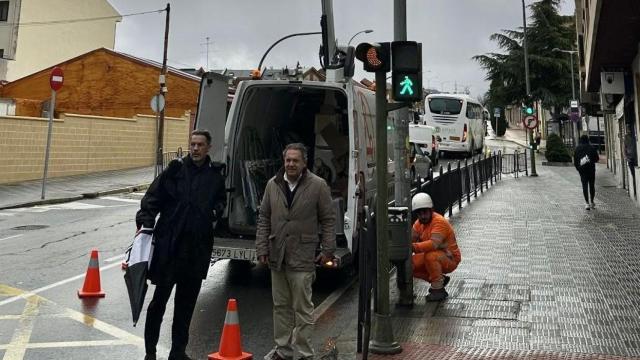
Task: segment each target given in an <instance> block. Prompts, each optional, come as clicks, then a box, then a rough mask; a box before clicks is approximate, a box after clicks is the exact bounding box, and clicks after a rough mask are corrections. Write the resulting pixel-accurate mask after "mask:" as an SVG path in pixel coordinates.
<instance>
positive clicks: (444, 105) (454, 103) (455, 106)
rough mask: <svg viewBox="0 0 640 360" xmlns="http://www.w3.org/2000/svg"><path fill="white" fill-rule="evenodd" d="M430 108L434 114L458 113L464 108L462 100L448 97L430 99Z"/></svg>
mask: <svg viewBox="0 0 640 360" xmlns="http://www.w3.org/2000/svg"><path fill="white" fill-rule="evenodd" d="M429 109H430V110H431V113H433V114H440V115H458V114H460V110H462V100H458V99H448V98H431V99H429Z"/></svg>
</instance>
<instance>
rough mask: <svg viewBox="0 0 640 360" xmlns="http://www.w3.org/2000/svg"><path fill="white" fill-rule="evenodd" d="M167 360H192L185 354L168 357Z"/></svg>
mask: <svg viewBox="0 0 640 360" xmlns="http://www.w3.org/2000/svg"><path fill="white" fill-rule="evenodd" d="M154 359H155V357H154ZM168 360H192V359H191V358H190V357H188V356H187V354H180V355H169V359H168Z"/></svg>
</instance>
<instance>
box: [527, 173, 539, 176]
mask: <svg viewBox="0 0 640 360" xmlns="http://www.w3.org/2000/svg"><path fill="white" fill-rule="evenodd" d="M529 176H530V177H537V176H538V174H537V173H531V174H529Z"/></svg>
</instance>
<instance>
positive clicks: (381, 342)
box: [369, 313, 402, 355]
mask: <svg viewBox="0 0 640 360" xmlns="http://www.w3.org/2000/svg"><path fill="white" fill-rule="evenodd" d="M372 320H373V324H372V325H373V329H372V335H373V339H372V340H371V341H370V342H369V351H371V352H372V353H373V354H379V355H393V354H399V353H401V352H402V348H401V347H400V344H398V343H397V342H396V341H394V340H393V328H392V326H391V315H382V314H378V313H375V314H373V319H372Z"/></svg>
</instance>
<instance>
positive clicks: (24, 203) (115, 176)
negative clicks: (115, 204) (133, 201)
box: [0, 166, 154, 210]
mask: <svg viewBox="0 0 640 360" xmlns="http://www.w3.org/2000/svg"><path fill="white" fill-rule="evenodd" d="M153 175H154V167H153V166H150V167H144V168H136V169H127V170H116V171H107V172H100V173H93V174H87V175H76V176H66V177H58V178H50V179H47V185H46V194H45V195H46V196H45V199H44V200H41V199H40V197H41V194H42V180H31V181H25V182H21V183H15V184H4V185H0V210H2V209H10V208H19V207H28V206H35V205H43V204H54V203H61V202H68V201H74V200H79V199H82V198H92V197H97V196H103V195H107V194H114V193H121V192H131V191H139V190H144V189H146V188H147V187H148V186H149V184H150V183H151V182H152V181H153Z"/></svg>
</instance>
